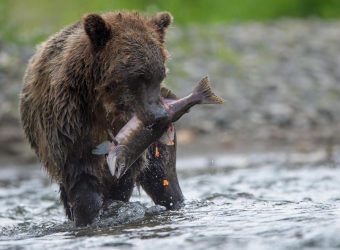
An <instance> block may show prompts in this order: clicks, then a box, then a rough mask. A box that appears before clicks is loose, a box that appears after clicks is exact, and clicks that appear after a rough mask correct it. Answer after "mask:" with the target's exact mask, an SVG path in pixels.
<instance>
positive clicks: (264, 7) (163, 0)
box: [0, 0, 340, 43]
mask: <svg viewBox="0 0 340 250" xmlns="http://www.w3.org/2000/svg"><path fill="white" fill-rule="evenodd" d="M111 10H138V11H142V12H144V13H148V14H152V13H155V12H157V11H164V10H166V11H170V12H171V13H172V14H173V15H174V17H175V23H176V24H177V25H186V24H190V23H204V24H206V23H208V24H209V23H218V22H242V21H252V20H258V21H266V20H272V19H276V18H281V17H298V18H304V17H311V16H316V17H320V18H338V17H339V16H340V1H339V0H210V1H208V0H187V1H183V0H72V1H66V0H0V32H1V33H0V37H1V36H2V37H4V39H5V40H7V41H15V42H30V43H32V42H36V41H39V40H41V39H42V38H44V37H45V36H46V35H47V34H50V33H53V32H54V31H56V30H58V29H60V28H61V27H63V26H64V25H66V24H69V23H72V22H74V21H76V20H79V19H80V18H81V16H82V15H83V14H84V13H88V12H105V11H111Z"/></svg>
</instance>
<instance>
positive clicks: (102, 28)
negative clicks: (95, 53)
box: [83, 14, 111, 50]
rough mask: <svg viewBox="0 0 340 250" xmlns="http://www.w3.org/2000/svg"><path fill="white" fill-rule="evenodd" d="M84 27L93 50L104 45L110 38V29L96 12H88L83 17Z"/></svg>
mask: <svg viewBox="0 0 340 250" xmlns="http://www.w3.org/2000/svg"><path fill="white" fill-rule="evenodd" d="M83 20H84V21H83V23H84V29H85V32H86V34H87V35H88V37H89V38H90V40H91V43H92V45H93V47H94V49H95V50H98V49H100V48H102V47H104V46H105V44H106V42H107V41H108V40H109V39H110V38H111V29H110V27H109V26H108V24H107V23H106V22H105V21H104V19H103V18H102V17H101V16H100V15H97V14H88V15H86V16H85V17H84V19H83Z"/></svg>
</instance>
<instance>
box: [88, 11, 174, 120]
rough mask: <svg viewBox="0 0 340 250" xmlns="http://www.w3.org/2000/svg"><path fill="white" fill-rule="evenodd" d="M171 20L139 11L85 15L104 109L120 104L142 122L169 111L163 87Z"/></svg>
mask: <svg viewBox="0 0 340 250" xmlns="http://www.w3.org/2000/svg"><path fill="white" fill-rule="evenodd" d="M171 21H172V16H171V15H170V14H169V13H166V12H162V13H158V14H157V15H155V16H153V17H144V16H141V15H139V14H138V13H136V12H134V13H130V12H119V13H106V14H103V15H97V14H88V15H86V16H85V17H84V19H83V26H84V30H85V34H86V36H87V38H88V39H87V42H88V43H89V48H90V50H91V53H92V54H93V56H94V60H95V65H96V72H95V74H97V77H98V78H97V77H96V78H97V79H98V81H99V82H98V83H96V91H97V93H98V96H99V97H98V98H99V99H100V100H101V101H102V102H103V103H104V107H106V108H108V109H109V108H110V107H108V106H110V105H115V107H118V108H119V110H123V111H127V112H130V113H131V114H132V113H136V114H137V116H138V117H139V118H140V119H142V120H143V119H145V120H147V119H150V116H152V119H157V117H158V116H162V115H164V112H165V111H164V108H163V106H162V104H161V101H160V85H161V82H162V81H163V79H164V78H165V76H166V67H165V61H166V59H167V57H168V53H167V51H166V49H165V46H164V36H165V32H166V29H167V28H168V26H169V25H170V23H171Z"/></svg>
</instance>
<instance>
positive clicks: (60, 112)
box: [20, 12, 183, 226]
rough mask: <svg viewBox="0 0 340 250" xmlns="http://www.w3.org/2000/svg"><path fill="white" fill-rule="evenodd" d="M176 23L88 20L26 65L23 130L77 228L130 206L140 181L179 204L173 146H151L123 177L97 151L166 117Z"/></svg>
mask: <svg viewBox="0 0 340 250" xmlns="http://www.w3.org/2000/svg"><path fill="white" fill-rule="evenodd" d="M171 20H172V17H171V15H170V14H169V13H158V14H157V15H155V16H153V17H145V16H141V15H139V14H138V13H136V12H133V13H130V12H110V13H105V14H102V15H97V14H88V15H86V16H85V17H84V18H83V20H82V21H80V22H77V23H75V24H73V25H71V26H68V27H66V28H64V29H63V30H61V31H60V32H58V33H57V34H55V35H53V36H52V37H50V38H49V39H48V40H47V41H46V42H44V43H43V44H41V45H40V47H38V48H37V51H36V53H35V54H34V55H33V57H32V58H31V59H30V61H29V64H28V67H27V70H26V73H25V77H24V85H23V89H22V93H21V96H20V113H21V121H22V125H23V128H24V131H25V134H26V136H27V138H28V140H29V142H30V144H31V146H32V148H33V149H34V150H35V152H36V154H37V156H38V158H39V159H40V161H41V162H42V164H43V166H44V168H45V169H46V170H47V173H48V175H49V176H50V177H51V178H52V180H54V181H56V182H57V183H58V184H59V185H60V198H61V201H62V203H63V205H64V207H65V211H66V214H67V216H68V218H70V219H71V220H73V221H74V222H75V225H76V226H81V225H86V224H89V223H91V222H92V221H93V219H94V218H95V217H96V216H97V215H98V214H99V212H100V210H101V209H102V208H103V207H105V205H107V204H108V202H110V201H112V200H121V201H128V200H129V198H130V196H131V194H132V190H133V188H134V185H135V184H136V183H137V184H140V185H141V187H142V188H143V189H144V190H145V191H146V192H147V193H148V194H149V195H150V197H151V198H152V199H153V201H154V202H155V203H156V204H159V205H163V206H165V207H166V208H168V209H173V208H177V207H179V206H180V204H181V203H182V202H183V195H182V192H181V189H180V187H179V184H178V180H177V174H176V168H175V162H176V144H175V145H174V146H167V145H162V144H161V143H157V145H155V144H152V145H151V146H150V147H149V148H148V149H147V150H146V152H145V155H143V156H141V157H140V159H138V160H137V161H136V162H135V163H134V164H133V166H132V167H131V168H130V170H129V171H128V172H127V173H126V174H125V175H124V176H122V177H121V178H119V179H115V178H114V177H112V175H111V174H110V172H109V170H108V166H107V164H106V160H105V156H96V155H93V154H91V150H92V149H94V148H95V147H96V145H98V144H99V143H101V142H102V141H105V140H108V139H110V138H111V139H112V135H113V136H114V135H115V134H116V133H118V131H119V130H120V129H121V128H122V127H123V126H124V125H125V124H126V123H127V121H128V120H129V119H130V118H131V117H132V116H133V115H134V114H136V115H137V116H138V117H139V118H140V119H142V120H143V119H149V118H150V116H151V115H155V114H157V110H158V111H159V110H161V103H160V99H161V96H162V95H168V96H165V97H169V96H170V97H171V96H172V94H171V92H170V91H168V90H167V89H166V88H164V87H162V86H161V83H162V82H163V80H164V78H165V76H166V68H165V61H166V60H167V57H168V52H167V50H166V48H165V44H164V36H165V32H166V29H167V27H168V26H169V24H170V23H171ZM169 93H170V95H169ZM155 147H157V151H158V152H160V153H161V154H160V155H158V154H156V155H155V153H154V152H155V150H156V148H155ZM164 181H166V185H164Z"/></svg>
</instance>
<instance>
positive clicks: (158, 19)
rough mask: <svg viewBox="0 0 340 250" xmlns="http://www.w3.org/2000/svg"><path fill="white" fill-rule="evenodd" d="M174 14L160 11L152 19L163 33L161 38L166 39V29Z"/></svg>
mask: <svg viewBox="0 0 340 250" xmlns="http://www.w3.org/2000/svg"><path fill="white" fill-rule="evenodd" d="M172 19H173V18H172V16H171V14H170V13H169V12H160V13H158V14H157V15H156V16H154V17H153V18H152V19H151V22H152V23H153V24H154V25H155V26H156V28H157V31H158V32H159V33H160V35H161V39H162V40H163V39H164V34H165V30H166V29H167V28H168V26H169V25H170V24H171V22H172Z"/></svg>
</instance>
